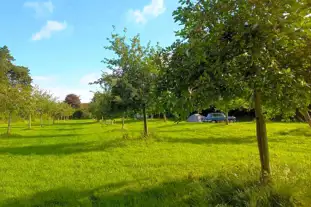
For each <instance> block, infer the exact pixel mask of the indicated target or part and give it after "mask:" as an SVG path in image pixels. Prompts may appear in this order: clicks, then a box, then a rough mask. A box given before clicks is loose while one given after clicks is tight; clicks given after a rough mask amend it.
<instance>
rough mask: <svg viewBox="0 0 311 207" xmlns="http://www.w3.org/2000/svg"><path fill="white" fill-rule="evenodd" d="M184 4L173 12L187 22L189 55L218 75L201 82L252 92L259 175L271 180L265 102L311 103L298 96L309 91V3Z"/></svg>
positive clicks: (183, 0) (184, 0) (209, 0)
mask: <svg viewBox="0 0 311 207" xmlns="http://www.w3.org/2000/svg"><path fill="white" fill-rule="evenodd" d="M180 4H181V6H180V7H179V8H178V9H177V10H176V11H175V12H174V16H175V20H176V21H179V22H180V23H181V25H183V28H182V29H181V30H180V31H179V33H178V34H179V35H180V37H182V38H184V39H185V40H186V41H187V45H188V52H189V53H191V58H189V59H194V61H195V62H198V63H200V64H201V63H203V64H205V66H204V68H203V74H204V73H205V74H207V76H205V77H212V76H213V79H214V81H212V82H210V81H209V80H207V81H205V82H206V83H205V84H204V85H202V86H201V87H206V85H207V84H209V83H221V84H222V88H223V89H224V90H220V91H219V92H220V93H219V95H221V96H223V97H226V96H227V95H228V92H229V91H230V93H231V94H233V95H234V96H235V97H237V98H242V99H246V98H247V97H250V96H253V97H254V99H253V100H254V101H253V103H254V107H255V112H256V130H257V141H258V149H259V154H260V161H261V180H262V181H263V182H264V183H267V182H268V181H269V178H270V163H269V162H270V161H269V150H268V139H267V132H266V124H265V117H264V111H263V106H267V107H270V108H276V109H281V108H283V107H285V109H288V108H290V107H293V105H295V103H297V101H298V102H299V103H300V105H299V107H300V108H306V106H308V105H309V103H310V102H309V101H308V99H306V98H305V95H303V96H300V95H301V94H302V93H303V92H305V91H307V90H308V91H309V90H310V89H309V87H308V84H310V80H309V79H310V77H311V76H310V70H308V68H309V65H310V30H309V28H308V25H310V18H308V17H307V15H308V14H310V13H311V10H310V3H309V1H307V0H301V1H281V0H275V1H268V0H262V1H244V0H243V1H217V0H206V1H188V0H180ZM201 77H204V75H200V77H199V79H200V78H201ZM217 88H219V86H218V87H217ZM291 94H297V95H295V96H294V98H296V97H297V98H298V99H296V100H294V99H293V97H292V96H291ZM285 105H287V106H285ZM294 109H296V106H295V107H294Z"/></svg>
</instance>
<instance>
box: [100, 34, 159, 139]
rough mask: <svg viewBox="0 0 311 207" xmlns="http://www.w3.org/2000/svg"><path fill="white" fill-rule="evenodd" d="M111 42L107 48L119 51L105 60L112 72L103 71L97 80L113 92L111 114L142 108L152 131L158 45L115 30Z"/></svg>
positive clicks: (146, 129) (145, 124)
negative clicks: (149, 114) (150, 111)
mask: <svg viewBox="0 0 311 207" xmlns="http://www.w3.org/2000/svg"><path fill="white" fill-rule="evenodd" d="M108 41H109V45H108V46H106V47H105V49H107V50H110V51H112V52H113V53H114V54H115V57H114V58H105V60H104V61H103V62H104V63H105V64H106V65H107V67H108V68H109V69H110V70H111V71H112V74H107V73H103V74H102V78H101V79H99V80H98V81H97V82H96V83H98V84H101V85H102V86H103V88H104V89H105V90H106V91H108V93H109V94H110V95H111V97H110V98H111V99H110V101H108V102H109V104H110V109H111V111H110V114H112V115H113V114H119V115H120V114H124V113H127V112H128V111H130V110H131V111H141V110H142V114H143V115H144V117H145V118H144V132H145V135H147V134H148V128H147V120H146V111H147V109H148V108H149V106H150V105H151V103H152V101H153V98H154V96H153V95H154V94H153V91H154V87H155V81H156V75H157V72H158V70H157V67H156V64H154V61H153V58H152V57H153V55H154V54H155V52H156V49H157V48H153V47H151V45H150V43H148V44H147V46H143V45H142V44H141V40H140V36H139V35H136V36H134V37H133V38H131V39H127V38H126V31H125V30H124V34H123V35H119V34H117V33H112V35H111V37H110V38H108Z"/></svg>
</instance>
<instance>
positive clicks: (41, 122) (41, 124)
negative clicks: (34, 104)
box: [40, 114, 43, 127]
mask: <svg viewBox="0 0 311 207" xmlns="http://www.w3.org/2000/svg"><path fill="white" fill-rule="evenodd" d="M40 126H41V127H43V121H42V114H40Z"/></svg>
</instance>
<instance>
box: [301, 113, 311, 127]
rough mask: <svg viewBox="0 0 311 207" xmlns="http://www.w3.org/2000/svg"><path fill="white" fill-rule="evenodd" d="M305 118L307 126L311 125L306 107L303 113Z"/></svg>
mask: <svg viewBox="0 0 311 207" xmlns="http://www.w3.org/2000/svg"><path fill="white" fill-rule="evenodd" d="M303 115H304V117H305V119H306V122H307V123H308V124H309V126H310V127H311V118H310V114H309V112H308V109H306V110H305V111H304V113H303Z"/></svg>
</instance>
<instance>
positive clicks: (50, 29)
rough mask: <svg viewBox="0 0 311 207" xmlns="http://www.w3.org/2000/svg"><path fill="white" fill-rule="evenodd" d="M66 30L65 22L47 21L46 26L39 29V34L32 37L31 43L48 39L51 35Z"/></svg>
mask: <svg viewBox="0 0 311 207" xmlns="http://www.w3.org/2000/svg"><path fill="white" fill-rule="evenodd" d="M66 28H67V23H66V22H58V21H47V22H46V25H45V26H43V27H42V28H41V30H40V31H39V32H37V33H36V34H34V35H33V36H32V40H33V41H37V40H41V39H49V38H50V37H51V35H52V33H55V32H59V31H62V30H65V29H66Z"/></svg>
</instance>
